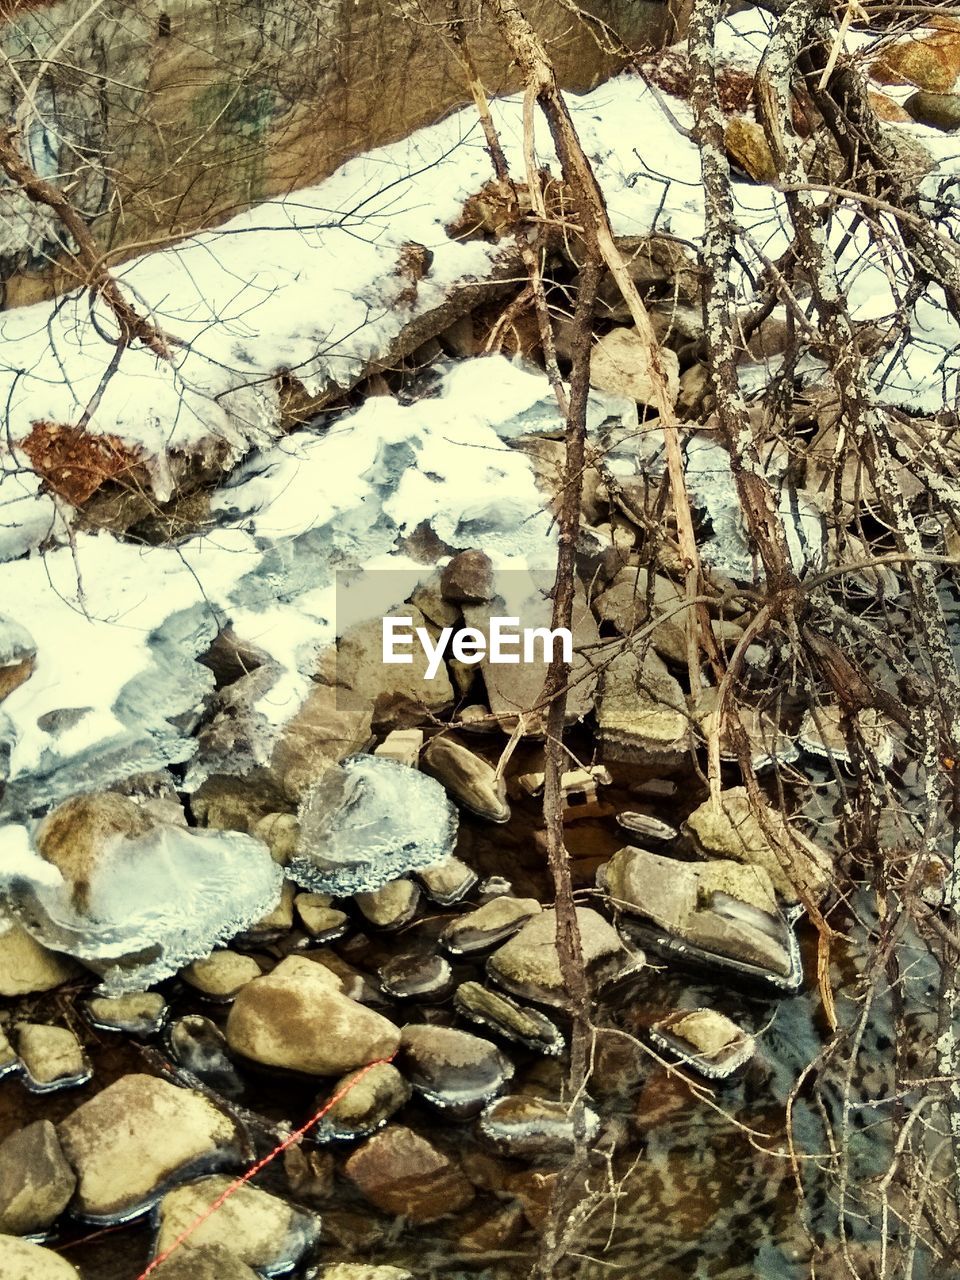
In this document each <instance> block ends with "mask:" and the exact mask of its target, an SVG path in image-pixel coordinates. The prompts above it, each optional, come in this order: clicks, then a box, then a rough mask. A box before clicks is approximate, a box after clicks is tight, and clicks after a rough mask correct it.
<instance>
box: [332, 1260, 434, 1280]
mask: <svg viewBox="0 0 960 1280" xmlns="http://www.w3.org/2000/svg"><path fill="white" fill-rule="evenodd" d="M317 1280H413V1273H412V1272H411V1271H404V1269H403V1268H402V1267H371V1266H368V1265H367V1264H366V1263H365V1262H335V1263H333V1265H332V1266H329V1267H321V1268H320V1270H319V1271H318V1272H317Z"/></svg>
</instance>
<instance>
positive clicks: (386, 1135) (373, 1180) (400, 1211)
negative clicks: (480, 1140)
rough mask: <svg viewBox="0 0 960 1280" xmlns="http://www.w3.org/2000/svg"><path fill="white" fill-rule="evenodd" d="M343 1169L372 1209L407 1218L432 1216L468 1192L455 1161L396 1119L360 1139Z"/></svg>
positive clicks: (452, 1207)
mask: <svg viewBox="0 0 960 1280" xmlns="http://www.w3.org/2000/svg"><path fill="white" fill-rule="evenodd" d="M344 1172H345V1173H346V1175H347V1177H348V1178H349V1179H350V1180H351V1182H353V1183H354V1185H355V1186H356V1187H357V1189H358V1190H359V1191H360V1192H361V1193H362V1194H363V1195H364V1196H365V1197H366V1198H367V1199H368V1200H369V1201H370V1202H371V1203H372V1204H374V1205H376V1207H377V1208H378V1209H382V1210H383V1211H384V1213H390V1214H395V1215H397V1216H403V1217H405V1218H407V1219H408V1220H409V1221H410V1222H412V1223H425V1222H436V1221H437V1220H438V1219H439V1218H443V1217H446V1215H447V1214H450V1213H457V1212H458V1211H459V1210H460V1209H464V1208H466V1206H467V1205H468V1204H470V1202H471V1201H472V1200H473V1197H474V1191H473V1187H472V1186H471V1185H470V1183H469V1182H468V1181H467V1179H466V1178H465V1177H464V1174H463V1170H462V1169H461V1168H460V1166H459V1165H458V1164H456V1163H455V1162H454V1161H453V1160H451V1159H450V1157H449V1156H446V1155H444V1154H443V1153H442V1152H441V1151H438V1150H437V1148H436V1147H435V1146H433V1144H432V1143H430V1142H428V1141H427V1140H426V1138H422V1137H421V1136H420V1135H419V1134H417V1133H414V1132H413V1130H411V1129H407V1128H406V1127H405V1126H402V1125H389V1126H388V1127H387V1128H386V1129H383V1130H382V1131H381V1132H380V1133H378V1134H375V1135H374V1136H373V1137H372V1138H370V1139H369V1140H368V1141H367V1142H365V1143H364V1144H363V1146H362V1147H359V1148H358V1149H357V1150H356V1151H355V1152H354V1153H353V1155H352V1156H351V1157H350V1159H349V1160H348V1161H347V1163H346V1166H345V1169H344Z"/></svg>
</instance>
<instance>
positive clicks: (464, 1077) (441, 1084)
mask: <svg viewBox="0 0 960 1280" xmlns="http://www.w3.org/2000/svg"><path fill="white" fill-rule="evenodd" d="M399 1064H400V1067H401V1069H402V1070H403V1073H404V1075H405V1076H406V1077H407V1079H408V1080H409V1081H410V1083H411V1084H412V1085H413V1087H414V1089H416V1091H417V1092H418V1093H419V1094H420V1095H421V1097H423V1098H426V1099H427V1101H428V1102H432V1103H433V1104H434V1106H436V1107H438V1108H440V1109H441V1110H443V1111H449V1112H451V1113H452V1114H454V1115H456V1116H458V1117H461V1118H462V1117H465V1116H470V1115H476V1113H477V1112H478V1111H480V1109H481V1108H482V1106H483V1104H484V1103H485V1102H488V1101H489V1100H490V1099H491V1098H492V1097H494V1096H495V1095H496V1094H497V1093H499V1092H500V1090H501V1089H502V1088H503V1086H504V1085H505V1084H506V1082H507V1081H508V1080H510V1079H511V1078H512V1076H513V1064H512V1063H511V1062H510V1061H509V1060H508V1059H507V1058H506V1057H504V1055H503V1054H502V1053H501V1052H500V1050H499V1049H498V1048H497V1047H496V1045H495V1044H492V1043H491V1042H490V1041H489V1040H484V1039H483V1038H482V1037H480V1036H475V1035H472V1034H471V1033H470V1032H468V1031H458V1030H455V1029H454V1028H452V1027H429V1026H420V1025H418V1026H412V1025H408V1026H406V1027H404V1028H403V1030H402V1032H401V1036H400V1058H399Z"/></svg>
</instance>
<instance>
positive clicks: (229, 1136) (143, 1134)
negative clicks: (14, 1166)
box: [57, 1075, 240, 1223]
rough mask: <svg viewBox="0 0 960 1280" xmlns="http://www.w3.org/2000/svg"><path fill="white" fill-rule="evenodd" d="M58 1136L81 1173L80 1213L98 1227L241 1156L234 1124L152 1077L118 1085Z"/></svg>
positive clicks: (79, 1111) (186, 1092)
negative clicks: (194, 1174) (190, 1174)
mask: <svg viewBox="0 0 960 1280" xmlns="http://www.w3.org/2000/svg"><path fill="white" fill-rule="evenodd" d="M57 1133H58V1135H59V1138H60V1143H61V1146H62V1147H63V1150H64V1154H65V1155H66V1157H67V1159H68V1160H69V1162H70V1164H71V1165H72V1166H73V1168H74V1170H75V1171H76V1174H77V1179H78V1186H77V1196H76V1200H75V1204H74V1209H75V1212H77V1213H78V1214H79V1215H80V1216H81V1217H83V1218H86V1219H88V1220H89V1221H93V1222H107V1223H109V1222H118V1221H124V1220H126V1219H127V1218H130V1217H133V1216H134V1215H135V1214H137V1213H139V1212H142V1211H143V1210H144V1209H145V1208H147V1207H149V1205H150V1204H151V1203H153V1201H154V1200H156V1199H157V1197H158V1196H159V1195H160V1194H161V1193H162V1191H163V1190H164V1187H165V1185H166V1184H169V1182H170V1181H171V1180H172V1179H173V1178H175V1177H177V1176H178V1175H182V1174H183V1173H184V1172H185V1171H187V1170H190V1169H195V1168H197V1167H198V1166H200V1165H201V1164H202V1165H204V1166H205V1167H206V1168H208V1169H209V1168H210V1167H211V1166H213V1165H215V1164H216V1162H217V1161H222V1162H227V1161H234V1160H236V1159H237V1158H238V1156H239V1152H240V1147H239V1140H238V1134H237V1131H236V1127H235V1125H234V1122H233V1120H231V1119H230V1117H229V1116H227V1115H225V1114H224V1113H223V1112H222V1111H219V1110H218V1109H217V1108H216V1107H215V1106H214V1105H213V1103H212V1102H210V1101H209V1099H207V1098H205V1097H203V1096H202V1095H201V1094H199V1093H196V1092H194V1091H193V1090H190V1089H180V1088H178V1087H177V1086H176V1085H172V1084H169V1083H168V1082H167V1081H166V1080H160V1079H158V1078H157V1077H155V1076H148V1075H128V1076H123V1077H122V1078H121V1079H120V1080H117V1081H115V1082H114V1083H113V1084H112V1085H109V1086H108V1087H107V1088H106V1089H103V1090H102V1091H101V1092H100V1093H98V1094H97V1095H96V1096H95V1097H93V1098H91V1099H90V1100H89V1101H88V1102H84V1103H83V1104H82V1105H81V1106H80V1107H78V1108H77V1110H76V1111H74V1112H73V1114H72V1115H70V1116H68V1117H67V1118H66V1119H65V1120H62V1121H61V1122H60V1124H59V1125H58V1126H57Z"/></svg>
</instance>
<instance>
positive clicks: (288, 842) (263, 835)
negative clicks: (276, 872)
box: [253, 813, 300, 867]
mask: <svg viewBox="0 0 960 1280" xmlns="http://www.w3.org/2000/svg"><path fill="white" fill-rule="evenodd" d="M253 834H254V835H255V836H256V837H257V839H258V840H262V841H263V843H264V844H265V845H266V846H267V848H268V849H269V850H270V856H271V857H272V858H273V860H274V862H278V863H279V864H280V866H281V867H285V866H286V865H287V863H288V862H289V861H290V859H291V858H292V857H293V855H294V853H296V850H297V843H298V841H299V839H300V823H299V822H298V821H297V819H296V817H295V815H294V814H292V813H267V814H264V816H263V817H262V818H261V819H260V820H259V821H258V822H257V824H256V826H255V827H254V828H253Z"/></svg>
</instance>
